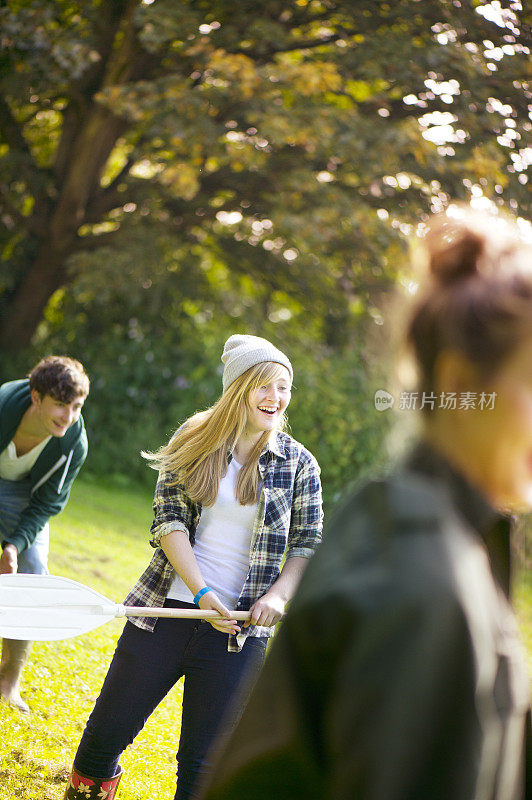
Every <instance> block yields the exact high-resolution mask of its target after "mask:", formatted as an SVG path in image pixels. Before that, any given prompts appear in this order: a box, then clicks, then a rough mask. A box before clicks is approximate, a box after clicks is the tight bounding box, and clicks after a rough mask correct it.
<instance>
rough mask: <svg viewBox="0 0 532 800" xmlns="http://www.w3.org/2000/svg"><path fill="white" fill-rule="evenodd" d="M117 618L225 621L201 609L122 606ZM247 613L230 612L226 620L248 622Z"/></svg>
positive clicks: (248, 616)
mask: <svg viewBox="0 0 532 800" xmlns="http://www.w3.org/2000/svg"><path fill="white" fill-rule="evenodd" d="M119 608H120V613H119V616H121V617H122V616H125V617H171V618H172V617H173V618H176V619H225V617H222V615H221V614H219V613H218V612H217V611H212V610H210V609H209V610H207V611H204V610H203V609H201V608H198V609H197V610H196V609H195V608H147V607H144V606H122V607H120V606H119ZM122 609H123V613H122ZM249 618H250V614H249V611H231V616H230V617H229V618H228V619H236V620H248V619H249Z"/></svg>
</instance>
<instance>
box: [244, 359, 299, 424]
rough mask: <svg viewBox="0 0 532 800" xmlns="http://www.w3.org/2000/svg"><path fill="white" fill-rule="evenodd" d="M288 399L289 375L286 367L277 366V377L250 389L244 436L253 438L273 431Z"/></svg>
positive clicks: (289, 389)
mask: <svg viewBox="0 0 532 800" xmlns="http://www.w3.org/2000/svg"><path fill="white" fill-rule="evenodd" d="M290 397H291V380H290V373H289V372H288V370H287V369H286V367H283V366H281V365H279V373H278V377H275V378H274V379H273V380H271V381H270V382H269V383H268V384H265V385H263V386H258V387H257V388H256V389H252V390H251V391H250V393H249V394H248V397H247V408H248V414H247V422H246V430H245V433H246V435H247V436H255V435H260V434H261V433H264V432H265V431H273V430H275V429H276V428H277V427H278V426H279V423H280V422H281V420H282V417H283V414H284V411H285V409H286V407H287V406H288V404H289V402H290Z"/></svg>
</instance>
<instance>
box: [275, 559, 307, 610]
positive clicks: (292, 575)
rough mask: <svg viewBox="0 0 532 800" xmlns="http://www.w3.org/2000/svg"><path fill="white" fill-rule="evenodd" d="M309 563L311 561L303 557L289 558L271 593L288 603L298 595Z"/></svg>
mask: <svg viewBox="0 0 532 800" xmlns="http://www.w3.org/2000/svg"><path fill="white" fill-rule="evenodd" d="M308 562H309V559H308V558H303V557H302V556H293V557H292V558H287V559H286V561H285V563H284V566H283V568H282V570H281V574H280V575H279V577H278V578H277V580H276V581H275V583H274V584H273V586H272V587H271V589H270V590H269V591H270V592H274V593H275V594H276V595H278V596H279V597H280V598H281V600H282V601H283V602H284V603H288V602H289V600H291V599H292V597H293V596H294V594H295V593H296V589H297V587H298V586H299V582H300V580H301V578H302V577H303V573H304V571H305V570H306V568H307V565H308Z"/></svg>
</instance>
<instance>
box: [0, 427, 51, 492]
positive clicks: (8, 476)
mask: <svg viewBox="0 0 532 800" xmlns="http://www.w3.org/2000/svg"><path fill="white" fill-rule="evenodd" d="M51 438H52V437H51V436H47V437H46V439H43V440H42V442H39V444H38V445H36V446H35V447H33V448H32V449H31V450H28V452H27V453H24V455H22V456H17V448H16V447H15V442H9V444H8V446H7V447H6V448H5V450H2V452H1V453H0V478H3V479H4V480H5V481H21V480H22V479H23V478H25V477H26V476H27V475H29V473H30V470H31V468H32V467H33V465H34V464H35V462H36V461H37V459H38V458H39V456H40V455H41V453H42V451H43V450H44V448H45V447H46V445H47V444H48V442H49V441H50V439H51Z"/></svg>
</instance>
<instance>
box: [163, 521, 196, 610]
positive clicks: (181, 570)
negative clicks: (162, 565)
mask: <svg viewBox="0 0 532 800" xmlns="http://www.w3.org/2000/svg"><path fill="white" fill-rule="evenodd" d="M160 546H161V549H162V550H163V552H164V554H165V556H166V558H167V559H168V561H169V562H170V564H171V565H172V566H173V568H174V569H175V571H176V572H177V574H178V575H179V577H180V578H182V580H183V581H184V582H185V583H186V585H187V586H188V588H189V589H190V591H191V592H192V594H193V595H196V594H197V593H198V592H199V590H200V589H202V588H203V587H204V586H205V581H204V580H203V577H202V574H201V571H200V568H199V566H198V562H197V561H196V556H195V555H194V551H193V549H192V545H191V544H190V541H189V538H188V534H187V533H186V531H172V532H171V533H168V534H166V535H165V536H161V541H160Z"/></svg>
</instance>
